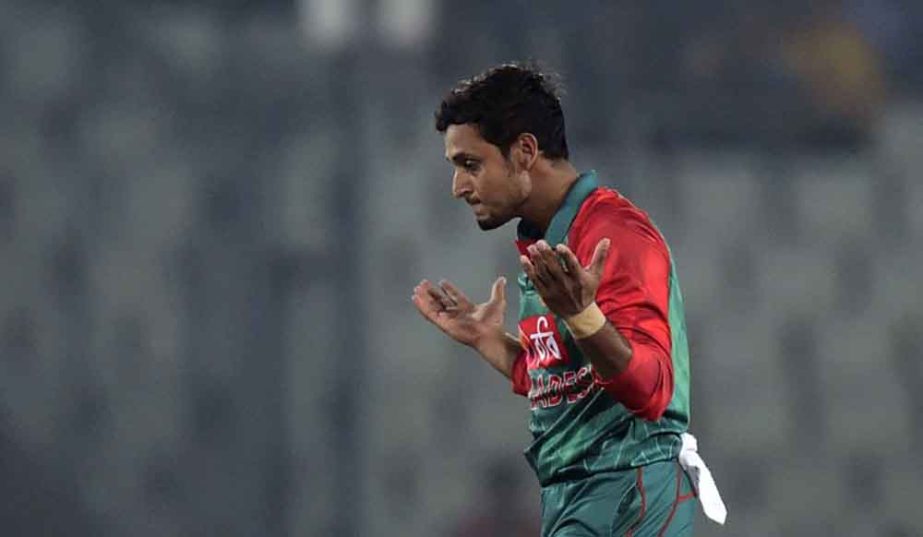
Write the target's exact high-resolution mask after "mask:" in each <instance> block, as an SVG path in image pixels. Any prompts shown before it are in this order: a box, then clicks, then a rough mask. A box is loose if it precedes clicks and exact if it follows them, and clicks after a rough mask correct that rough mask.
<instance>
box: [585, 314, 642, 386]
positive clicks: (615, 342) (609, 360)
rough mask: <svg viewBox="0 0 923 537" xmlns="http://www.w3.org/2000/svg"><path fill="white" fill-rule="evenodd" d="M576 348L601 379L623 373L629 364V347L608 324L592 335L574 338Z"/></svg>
mask: <svg viewBox="0 0 923 537" xmlns="http://www.w3.org/2000/svg"><path fill="white" fill-rule="evenodd" d="M575 341H576V343H577V346H578V347H579V348H580V351H581V352H582V353H583V355H584V356H586V357H587V358H589V360H590V363H591V364H593V369H594V370H595V371H596V373H597V374H598V375H599V376H600V377H602V378H612V377H614V376H615V375H618V374H619V373H621V372H623V371H625V370H626V369H627V368H628V364H629V363H630V362H631V346H630V345H629V344H628V341H627V340H626V339H625V338H624V337H622V335H621V334H619V332H618V330H616V329H615V327H614V326H612V325H611V324H610V323H609V322H606V323H605V324H603V325H602V327H601V328H600V329H599V330H597V331H596V332H595V333H593V334H592V335H589V336H586V337H583V338H576V339H575Z"/></svg>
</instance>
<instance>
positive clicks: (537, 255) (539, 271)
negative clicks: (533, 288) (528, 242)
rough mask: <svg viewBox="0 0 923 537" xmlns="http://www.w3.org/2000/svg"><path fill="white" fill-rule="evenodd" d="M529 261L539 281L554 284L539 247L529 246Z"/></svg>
mask: <svg viewBox="0 0 923 537" xmlns="http://www.w3.org/2000/svg"><path fill="white" fill-rule="evenodd" d="M528 251H529V261H531V262H532V267H533V269H534V271H535V276H536V278H537V279H539V280H541V281H542V283H545V284H550V283H551V282H552V277H551V274H550V273H549V272H548V267H547V266H546V264H545V260H544V258H543V257H542V253H541V252H540V251H539V249H538V247H537V246H535V245H534V244H533V245H532V246H529V248H528ZM532 281H533V282H535V280H532Z"/></svg>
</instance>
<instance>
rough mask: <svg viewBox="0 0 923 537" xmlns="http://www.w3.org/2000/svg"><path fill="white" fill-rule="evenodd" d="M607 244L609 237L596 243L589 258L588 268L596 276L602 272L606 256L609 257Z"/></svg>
mask: <svg viewBox="0 0 923 537" xmlns="http://www.w3.org/2000/svg"><path fill="white" fill-rule="evenodd" d="M609 244H610V242H609V239H602V240H600V241H599V243H598V244H597V245H596V250H594V251H593V258H592V259H590V266H589V267H588V268H589V270H590V272H592V273H593V274H594V275H595V276H596V277H601V276H602V274H603V268H604V267H605V266H606V258H607V257H609Z"/></svg>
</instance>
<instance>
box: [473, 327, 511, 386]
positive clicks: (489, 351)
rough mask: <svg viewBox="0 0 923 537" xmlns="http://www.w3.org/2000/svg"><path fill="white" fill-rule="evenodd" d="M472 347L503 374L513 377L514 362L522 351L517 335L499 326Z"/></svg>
mask: <svg viewBox="0 0 923 537" xmlns="http://www.w3.org/2000/svg"><path fill="white" fill-rule="evenodd" d="M472 347H473V348H474V350H476V351H478V353H480V354H481V357H482V358H483V359H484V361H486V362H487V363H489V364H490V365H491V366H493V368H494V369H496V370H497V371H499V372H500V373H502V374H503V376H505V377H506V378H512V371H513V364H514V363H515V362H516V357H517V356H519V353H520V352H521V351H522V347H521V346H520V344H519V339H518V338H516V336H514V335H513V334H510V333H509V332H506V331H505V330H503V329H502V328H497V329H496V330H492V331H491V332H489V333H487V334H485V335H484V336H482V337H481V338H479V340H478V341H477V342H476V343H475V344H474V345H472Z"/></svg>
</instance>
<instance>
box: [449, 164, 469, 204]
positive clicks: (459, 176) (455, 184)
mask: <svg viewBox="0 0 923 537" xmlns="http://www.w3.org/2000/svg"><path fill="white" fill-rule="evenodd" d="M470 193H471V182H470V181H469V180H468V179H467V178H466V177H465V174H464V173H462V172H459V171H456V172H455V173H454V174H453V175H452V197H454V198H464V197H465V196H466V195H467V194H470Z"/></svg>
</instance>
